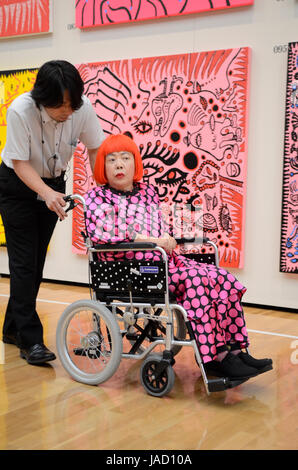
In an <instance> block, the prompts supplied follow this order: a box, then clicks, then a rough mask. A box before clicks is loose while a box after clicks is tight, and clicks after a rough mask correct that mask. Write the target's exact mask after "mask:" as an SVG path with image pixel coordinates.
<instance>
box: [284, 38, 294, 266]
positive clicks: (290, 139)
mask: <svg viewBox="0 0 298 470" xmlns="http://www.w3.org/2000/svg"><path fill="white" fill-rule="evenodd" d="M297 74H298V42H292V43H290V44H289V46H288V77H287V92H286V125H285V145H284V162H283V192H282V193H283V196H282V220H281V249H280V271H281V272H287V273H298V177H297V175H298V145H297V141H298V79H297V77H298V75H297Z"/></svg>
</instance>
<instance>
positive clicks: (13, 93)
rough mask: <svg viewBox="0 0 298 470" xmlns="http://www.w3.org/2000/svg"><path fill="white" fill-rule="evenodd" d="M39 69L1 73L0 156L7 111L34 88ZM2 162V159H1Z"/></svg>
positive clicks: (0, 239)
mask: <svg viewBox="0 0 298 470" xmlns="http://www.w3.org/2000/svg"><path fill="white" fill-rule="evenodd" d="M36 75H37V69H24V70H8V71H3V72H0V155H1V153H2V150H3V148H4V145H5V139H6V111H7V108H8V107H9V106H10V105H11V103H12V101H13V100H14V99H15V98H17V97H18V96H19V95H21V94H22V93H25V92H26V91H30V90H31V89H32V88H33V85H34V82H35V78H36ZM0 162H1V158H0ZM0 246H5V235H4V227H3V224H2V221H1V217H0Z"/></svg>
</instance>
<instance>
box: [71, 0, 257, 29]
mask: <svg viewBox="0 0 298 470" xmlns="http://www.w3.org/2000/svg"><path fill="white" fill-rule="evenodd" d="M253 3H254V0H129V1H128V0H93V2H91V1H88V0H75V6H76V26H77V27H78V28H90V27H92V26H102V25H108V24H109V25H113V24H118V23H128V22H133V21H142V20H152V19H156V18H164V17H167V16H182V15H187V14H190V13H198V12H203V11H214V10H218V9H224V8H234V7H242V6H247V5H252V4H253Z"/></svg>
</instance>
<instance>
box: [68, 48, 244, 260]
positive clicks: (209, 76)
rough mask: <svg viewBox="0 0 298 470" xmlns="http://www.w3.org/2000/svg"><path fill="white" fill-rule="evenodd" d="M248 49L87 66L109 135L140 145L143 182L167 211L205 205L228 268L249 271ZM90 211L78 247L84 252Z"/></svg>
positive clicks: (77, 161) (79, 169) (84, 174)
mask: <svg viewBox="0 0 298 470" xmlns="http://www.w3.org/2000/svg"><path fill="white" fill-rule="evenodd" d="M248 67H249V49H248V48H239V49H228V50H220V51H211V52H201V53H191V54H181V55H173V56H162V57H150V58H145V59H129V60H120V61H113V62H104V63H90V64H80V65H78V70H79V71H80V73H81V76H82V78H83V80H84V83H85V94H86V95H87V96H88V97H89V99H90V100H91V102H92V104H93V106H94V109H95V111H96V113H97V115H98V117H99V119H100V122H101V125H102V127H103V129H104V131H105V133H106V135H108V134H111V133H112V134H116V133H118V132H126V133H128V134H129V135H131V136H132V137H133V138H134V140H135V141H136V143H137V144H138V145H139V148H140V151H141V155H142V159H143V165H144V181H147V182H149V183H152V184H154V186H155V188H156V189H157V191H158V193H159V197H160V199H161V201H162V202H163V203H164V204H168V205H169V206H171V205H173V204H185V205H188V207H191V208H192V209H195V208H196V207H198V206H203V212H204V213H202V214H201V215H200V218H199V220H198V228H199V229H202V230H203V231H204V232H205V234H206V235H207V236H208V237H209V238H210V239H211V240H213V241H215V242H216V243H217V245H218V248H219V253H220V262H221V265H222V266H228V267H242V266H243V244H244V219H245V190H246V150H247V111H248V106H247V93H248ZM94 184H95V183H94V181H93V178H92V174H91V171H90V167H89V164H88V158H87V155H86V150H85V149H84V147H83V146H82V144H80V145H79V146H78V148H77V149H76V152H75V158H74V188H73V190H74V192H75V193H79V194H83V193H85V192H86V191H87V190H88V189H90V188H91V187H92V186H93V185H94ZM82 230H84V225H83V218H82V213H81V210H80V209H79V208H77V209H76V211H75V212H74V225H73V246H74V248H75V251H77V252H84V246H83V241H82V237H81V235H80V233H81V231H82Z"/></svg>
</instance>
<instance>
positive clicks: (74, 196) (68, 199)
mask: <svg viewBox="0 0 298 470" xmlns="http://www.w3.org/2000/svg"><path fill="white" fill-rule="evenodd" d="M63 199H64V201H65V202H69V206H68V208H67V209H66V210H65V212H68V211H71V210H72V209H74V208H75V207H76V206H77V205H78V202H75V200H76V199H77V200H78V201H80V203H81V204H82V205H83V209H84V213H86V203H85V199H84V198H83V196H80V194H69V195H68V196H64V198H63Z"/></svg>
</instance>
